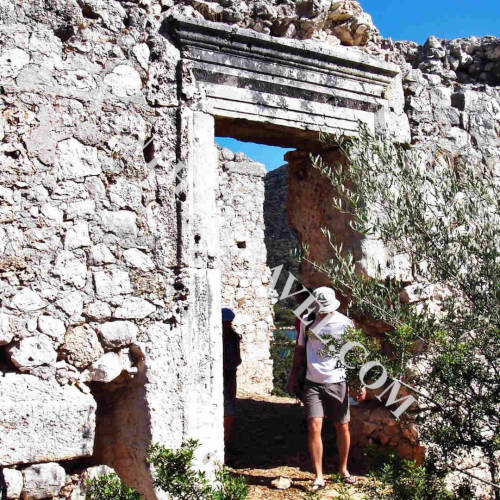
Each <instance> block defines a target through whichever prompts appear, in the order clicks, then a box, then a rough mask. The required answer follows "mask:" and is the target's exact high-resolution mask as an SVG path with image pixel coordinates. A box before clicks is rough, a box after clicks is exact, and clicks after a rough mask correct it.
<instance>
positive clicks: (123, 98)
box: [0, 1, 223, 498]
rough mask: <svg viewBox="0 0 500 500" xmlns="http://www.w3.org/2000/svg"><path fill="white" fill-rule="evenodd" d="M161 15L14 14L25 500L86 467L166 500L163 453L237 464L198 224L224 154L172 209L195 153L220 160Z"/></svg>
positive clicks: (1, 345)
mask: <svg viewBox="0 0 500 500" xmlns="http://www.w3.org/2000/svg"><path fill="white" fill-rule="evenodd" d="M161 9H162V7H161V5H160V4H159V3H158V4H154V5H149V6H138V5H135V4H133V5H132V4H127V5H125V6H124V4H122V3H119V2H115V1H110V2H104V3H102V2H93V1H88V2H87V1H84V2H76V1H69V2H67V1H64V2H58V1H53V2H29V3H26V2H7V3H5V2H4V3H2V6H1V7H0V32H1V41H0V85H1V88H2V93H1V97H0V162H1V167H2V168H1V173H0V183H1V188H0V197H1V200H2V201H1V207H0V212H1V217H0V219H1V221H0V273H1V277H2V280H1V317H0V327H1V333H0V351H1V355H0V360H1V362H0V370H1V373H0V399H1V400H2V401H3V402H4V404H3V406H2V411H1V416H0V463H1V464H2V466H8V467H11V468H8V469H4V474H5V475H6V477H10V478H13V481H14V483H15V487H13V489H12V490H11V489H9V492H8V495H9V497H10V496H12V495H14V496H16V495H19V494H20V492H21V491H22V494H23V495H24V496H28V497H30V498H42V497H46V496H57V494H58V492H59V489H60V488H61V486H63V485H64V483H65V482H66V472H68V473H72V472H74V471H75V470H76V468H77V467H78V464H79V459H80V458H82V457H88V460H87V462H88V463H100V462H101V463H102V462H106V463H107V464H109V465H112V466H113V467H114V468H115V469H116V470H117V472H118V473H119V474H120V475H121V477H122V478H123V479H124V480H125V481H126V482H127V483H128V484H130V485H131V486H135V487H137V488H138V489H139V491H141V492H142V493H143V494H145V495H146V496H147V497H149V498H153V497H154V496H155V494H154V492H153V487H152V482H151V474H150V470H149V468H148V466H147V465H146V464H145V462H144V455H145V447H146V446H147V444H148V443H149V442H150V441H155V442H161V443H163V444H165V445H166V446H172V447H174V446H178V445H179V444H180V443H181V441H182V440H183V439H184V438H185V437H186V436H190V437H198V438H200V439H201V440H202V448H201V449H200V454H199V458H200V460H201V462H200V463H201V464H202V465H203V466H205V467H211V464H212V463H213V461H214V460H215V461H216V460H219V461H220V460H222V458H223V455H222V448H223V439H222V438H223V436H222V424H221V422H222V365H221V352H222V351H221V343H220V338H219V337H213V336H212V333H211V332H213V331H215V330H217V331H220V328H216V327H217V321H218V324H219V325H220V314H217V316H212V311H213V310H217V311H219V310H220V289H219V288H218V283H219V281H218V278H217V273H218V271H217V270H216V269H210V268H209V265H211V264H209V261H210V262H211V260H210V259H209V257H208V251H203V252H201V253H200V254H199V256H198V257H197V259H196V261H193V260H192V259H191V257H190V256H191V255H193V252H191V248H192V245H195V242H194V234H191V233H190V232H189V230H188V229H189V227H192V226H189V225H187V224H186V215H185V214H186V213H192V212H193V211H194V212H196V211H198V212H199V211H200V210H199V208H197V206H196V200H197V199H199V197H196V196H194V195H193V191H196V190H201V189H203V190H204V192H205V193H206V194H207V196H211V197H212V199H213V208H214V210H215V187H214V189H213V190H212V191H210V186H212V185H214V186H215V183H216V181H217V176H216V173H215V169H216V166H217V158H216V151H215V146H214V145H213V139H211V140H212V146H211V147H212V149H213V155H212V157H213V162H212V164H213V170H211V169H210V168H206V169H205V172H206V174H205V175H207V176H208V179H209V180H210V181H209V182H207V181H206V179H202V178H201V176H200V175H198V176H195V177H194V178H193V171H192V170H193V169H190V171H189V177H188V179H187V180H186V182H187V186H188V189H187V190H186V191H187V194H186V193H184V198H183V199H184V200H185V201H184V202H183V201H182V199H181V200H179V199H176V197H175V194H174V190H175V186H176V182H177V181H176V171H175V168H174V164H175V162H176V161H177V160H180V159H182V160H183V161H185V162H186V164H189V165H191V164H192V163H193V160H192V157H193V155H194V154H195V151H196V146H195V145H193V144H194V143H196V144H200V145H201V146H202V147H203V149H204V151H203V154H204V156H205V160H206V161H207V159H210V147H209V146H205V145H204V142H203V139H204V138H209V139H210V138H212V137H213V119H211V117H208V118H207V119H204V115H203V113H199V112H198V113H191V114H190V113H189V112H188V110H186V111H183V113H182V114H181V113H179V110H178V107H179V105H181V106H182V105H184V104H185V103H186V102H187V101H186V100H187V99H189V98H191V97H192V96H189V97H187V96H186V95H179V94H178V80H177V78H178V61H179V52H178V50H177V49H176V48H175V47H174V46H173V45H172V44H171V43H170V42H169V41H168V40H167V39H166V38H165V37H164V36H162V35H160V34H159V30H160V25H161V20H162V19H163V17H164V15H163V14H162V13H161ZM196 131H197V132H196ZM196 133H198V134H200V135H201V136H202V137H201V138H197V137H196ZM150 137H152V138H153V142H152V143H151V144H149V145H148V146H147V147H146V148H145V149H144V150H143V144H144V142H145V141H146V140H147V139H149V138H150ZM181 156H182V158H181ZM197 182H199V183H201V186H200V185H197ZM197 186H198V187H197ZM179 203H184V205H183V206H184V209H183V210H184V211H183V210H182V209H180V208H179ZM205 211H206V213H208V214H209V211H210V205H207V206H206V207H205ZM183 214H184V215H183ZM181 227H183V228H184V230H183V231H181V229H180V228H181ZM196 229H197V230H199V226H196ZM201 229H202V230H204V228H203V227H202V228H201ZM180 233H181V234H182V238H181V239H179V236H178V235H179V234H180ZM201 234H202V235H203V238H204V239H205V237H206V234H205V233H203V231H201ZM188 241H189V242H190V243H189V245H191V246H188ZM202 243H203V242H202ZM217 422H219V423H220V425H214V423H217ZM27 440H28V441H29V442H28V441H27ZM58 461H64V464H63V465H64V468H63V467H61V466H60V465H58V464H57V462H58ZM32 464H35V465H32ZM39 464H41V465H39ZM27 466H28V467H27ZM68 477H69V476H68ZM22 478H24V486H23V480H22ZM54 478H57V480H56V481H55V480H54ZM56 483H57V484H56ZM37 488H38V490H40V491H38V490H37V491H34V490H36V489H37ZM47 488H48V489H47ZM33 491H34V492H33ZM16 492H17V493H16Z"/></svg>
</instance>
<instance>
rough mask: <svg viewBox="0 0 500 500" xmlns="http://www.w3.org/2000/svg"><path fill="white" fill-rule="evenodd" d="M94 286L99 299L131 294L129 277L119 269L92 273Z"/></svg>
mask: <svg viewBox="0 0 500 500" xmlns="http://www.w3.org/2000/svg"><path fill="white" fill-rule="evenodd" d="M94 284H95V290H96V295H97V297H98V298H100V299H103V298H111V297H113V296H115V295H120V294H126V293H131V292H132V285H131V284H130V277H129V275H128V273H127V272H126V271H122V270H121V269H112V270H111V271H96V272H94Z"/></svg>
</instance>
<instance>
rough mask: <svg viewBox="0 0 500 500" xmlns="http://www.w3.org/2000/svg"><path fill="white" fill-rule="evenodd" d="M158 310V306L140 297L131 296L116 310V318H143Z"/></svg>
mask: <svg viewBox="0 0 500 500" xmlns="http://www.w3.org/2000/svg"><path fill="white" fill-rule="evenodd" d="M155 311H156V307H155V306H154V305H153V304H151V302H148V301H147V300H144V299H141V298H140V297H129V298H126V299H125V300H124V301H123V304H122V305H121V307H118V308H117V309H116V311H115V314H114V316H115V318H121V319H143V318H146V317H147V316H149V315H150V314H152V313H154V312H155Z"/></svg>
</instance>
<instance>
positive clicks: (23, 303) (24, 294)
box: [11, 288, 46, 312]
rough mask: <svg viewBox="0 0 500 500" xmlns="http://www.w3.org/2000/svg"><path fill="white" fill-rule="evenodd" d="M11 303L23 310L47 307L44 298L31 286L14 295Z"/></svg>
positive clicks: (28, 310)
mask: <svg viewBox="0 0 500 500" xmlns="http://www.w3.org/2000/svg"><path fill="white" fill-rule="evenodd" d="M11 305H12V307H13V308H15V309H18V310H19V311H22V312H31V311H38V310H39V309H43V308H44V307H45V305H46V304H45V302H44V300H43V299H42V298H41V297H40V295H38V293H36V292H34V291H33V290H31V289H30V288H23V289H21V290H19V292H17V293H16V295H14V297H13V298H12V302H11Z"/></svg>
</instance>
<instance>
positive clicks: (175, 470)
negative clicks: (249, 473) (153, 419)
mask: <svg viewBox="0 0 500 500" xmlns="http://www.w3.org/2000/svg"><path fill="white" fill-rule="evenodd" d="M197 447H198V442H197V441H195V440H193V439H190V440H188V441H186V442H185V443H183V444H182V446H181V447H180V448H179V449H178V450H171V449H167V448H165V447H164V446H162V445H159V444H151V445H150V446H149V448H148V463H150V464H152V465H153V466H154V468H155V480H154V485H155V486H156V487H158V488H160V489H161V490H163V491H165V492H167V493H169V494H170V495H172V497H173V498H175V499H176V500H177V499H178V500H244V499H245V498H246V497H247V495H248V485H247V483H246V481H245V479H244V478H242V477H239V476H233V475H232V474H231V473H230V472H229V471H228V470H227V469H225V468H224V467H221V468H220V469H219V470H218V471H217V472H216V482H215V485H212V483H211V482H210V481H209V480H208V478H207V477H206V474H205V473H204V472H201V471H197V470H195V469H193V466H192V462H193V457H194V452H195V450H196V448H197Z"/></svg>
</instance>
